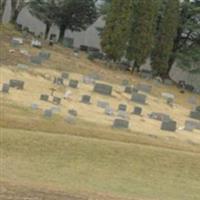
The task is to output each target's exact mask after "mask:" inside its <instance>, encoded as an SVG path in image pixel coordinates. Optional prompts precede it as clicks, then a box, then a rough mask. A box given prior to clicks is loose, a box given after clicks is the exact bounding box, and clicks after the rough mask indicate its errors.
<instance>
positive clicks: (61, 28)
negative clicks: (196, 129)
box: [59, 25, 66, 43]
mask: <svg viewBox="0 0 200 200" xmlns="http://www.w3.org/2000/svg"><path fill="white" fill-rule="evenodd" d="M65 30H66V26H64V25H62V26H60V36H59V42H60V43H62V42H63V39H64V37H65Z"/></svg>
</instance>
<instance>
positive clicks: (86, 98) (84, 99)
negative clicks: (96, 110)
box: [81, 95, 91, 104]
mask: <svg viewBox="0 0 200 200" xmlns="http://www.w3.org/2000/svg"><path fill="white" fill-rule="evenodd" d="M90 100H91V96H89V95H83V96H82V98H81V103H85V104H91V102H90Z"/></svg>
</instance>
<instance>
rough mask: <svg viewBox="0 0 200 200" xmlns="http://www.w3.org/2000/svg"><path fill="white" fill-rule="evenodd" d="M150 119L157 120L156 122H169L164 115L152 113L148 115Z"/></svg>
mask: <svg viewBox="0 0 200 200" xmlns="http://www.w3.org/2000/svg"><path fill="white" fill-rule="evenodd" d="M148 116H149V118H150V119H154V120H158V121H162V122H164V121H171V118H170V116H169V115H167V114H165V113H158V112H152V113H151V114H149V115H148Z"/></svg>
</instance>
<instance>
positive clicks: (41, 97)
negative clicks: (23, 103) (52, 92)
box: [40, 94, 49, 101]
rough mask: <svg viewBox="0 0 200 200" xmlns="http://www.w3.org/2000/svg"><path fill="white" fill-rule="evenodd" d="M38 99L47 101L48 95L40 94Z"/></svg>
mask: <svg viewBox="0 0 200 200" xmlns="http://www.w3.org/2000/svg"><path fill="white" fill-rule="evenodd" d="M40 100H41V101H48V100H49V95H47V94H41V95H40Z"/></svg>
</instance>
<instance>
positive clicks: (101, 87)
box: [94, 83, 112, 96]
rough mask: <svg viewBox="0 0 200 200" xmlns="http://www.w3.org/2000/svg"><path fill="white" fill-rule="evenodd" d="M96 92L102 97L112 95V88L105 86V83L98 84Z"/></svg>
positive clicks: (95, 87) (95, 88)
mask: <svg viewBox="0 0 200 200" xmlns="http://www.w3.org/2000/svg"><path fill="white" fill-rule="evenodd" d="M94 92H97V93H99V94H102V95H108V96H111V95H112V86H110V85H107V84H103V83H96V84H95V86H94Z"/></svg>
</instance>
